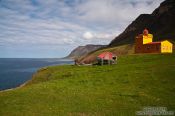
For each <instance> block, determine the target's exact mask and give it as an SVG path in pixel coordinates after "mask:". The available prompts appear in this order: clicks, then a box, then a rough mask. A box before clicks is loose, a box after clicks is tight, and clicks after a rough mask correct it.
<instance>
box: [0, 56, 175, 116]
mask: <svg viewBox="0 0 175 116" xmlns="http://www.w3.org/2000/svg"><path fill="white" fill-rule="evenodd" d="M174 98H175V54H151V55H128V56H120V57H119V59H118V63H117V64H116V65H111V66H108V65H107V66H70V65H67V66H66V65H64V66H52V67H48V68H45V69H44V68H43V69H40V70H39V71H38V72H37V73H36V74H35V75H34V76H33V78H32V80H31V81H30V82H28V84H27V85H26V86H24V87H21V88H17V89H14V90H11V91H5V92H0V116H23V115H25V116H33V115H35V116H40V115H41V116H43V115H44V116H53V115H68V116H69V115H70V116H77V115H78V116H94V115H95V116H103V115H105V116H132V115H133V116H134V115H135V111H138V110H142V108H143V107H144V106H163V107H167V108H168V110H174V109H175V99H174Z"/></svg>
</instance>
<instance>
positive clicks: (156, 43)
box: [147, 41, 161, 44]
mask: <svg viewBox="0 0 175 116" xmlns="http://www.w3.org/2000/svg"><path fill="white" fill-rule="evenodd" d="M147 44H161V42H160V41H159V42H150V43H147Z"/></svg>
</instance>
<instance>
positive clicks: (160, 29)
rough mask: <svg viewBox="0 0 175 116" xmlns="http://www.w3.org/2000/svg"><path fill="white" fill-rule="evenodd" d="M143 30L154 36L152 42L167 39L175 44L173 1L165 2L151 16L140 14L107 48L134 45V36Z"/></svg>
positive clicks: (174, 10) (166, 0)
mask: <svg viewBox="0 0 175 116" xmlns="http://www.w3.org/2000/svg"><path fill="white" fill-rule="evenodd" d="M145 28H147V29H148V30H149V32H150V33H151V34H153V35H154V41H160V40H163V39H169V40H170V41H174V42H175V0H165V1H164V2H162V3H161V4H160V6H159V7H158V8H157V9H155V10H154V11H153V13H152V14H141V15H140V16H139V17H138V18H136V20H135V21H133V22H132V23H131V24H130V25H129V26H128V27H127V28H126V29H125V31H124V32H123V33H121V34H120V35H119V36H117V37H116V38H115V39H114V40H112V41H111V43H110V44H109V47H110V46H117V45H123V44H132V43H134V41H135V36H136V35H138V34H140V33H142V31H143V30H144V29H145Z"/></svg>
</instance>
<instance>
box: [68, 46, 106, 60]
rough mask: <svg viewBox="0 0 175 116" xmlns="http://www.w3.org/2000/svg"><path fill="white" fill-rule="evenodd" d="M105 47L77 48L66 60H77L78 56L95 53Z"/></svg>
mask: <svg viewBox="0 0 175 116" xmlns="http://www.w3.org/2000/svg"><path fill="white" fill-rule="evenodd" d="M105 46H106V45H92V44H89V45H86V46H79V47H77V48H75V49H74V50H73V51H72V52H71V53H70V54H69V55H68V56H67V57H68V58H73V59H75V58H78V57H80V56H85V55H86V54H88V53H90V52H92V51H95V50H97V49H100V48H103V47H105Z"/></svg>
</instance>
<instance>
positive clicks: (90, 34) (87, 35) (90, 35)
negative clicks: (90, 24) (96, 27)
mask: <svg viewBox="0 0 175 116" xmlns="http://www.w3.org/2000/svg"><path fill="white" fill-rule="evenodd" d="M83 37H84V38H85V39H92V38H93V37H94V36H93V34H92V33H91V32H85V33H84V34H83Z"/></svg>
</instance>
